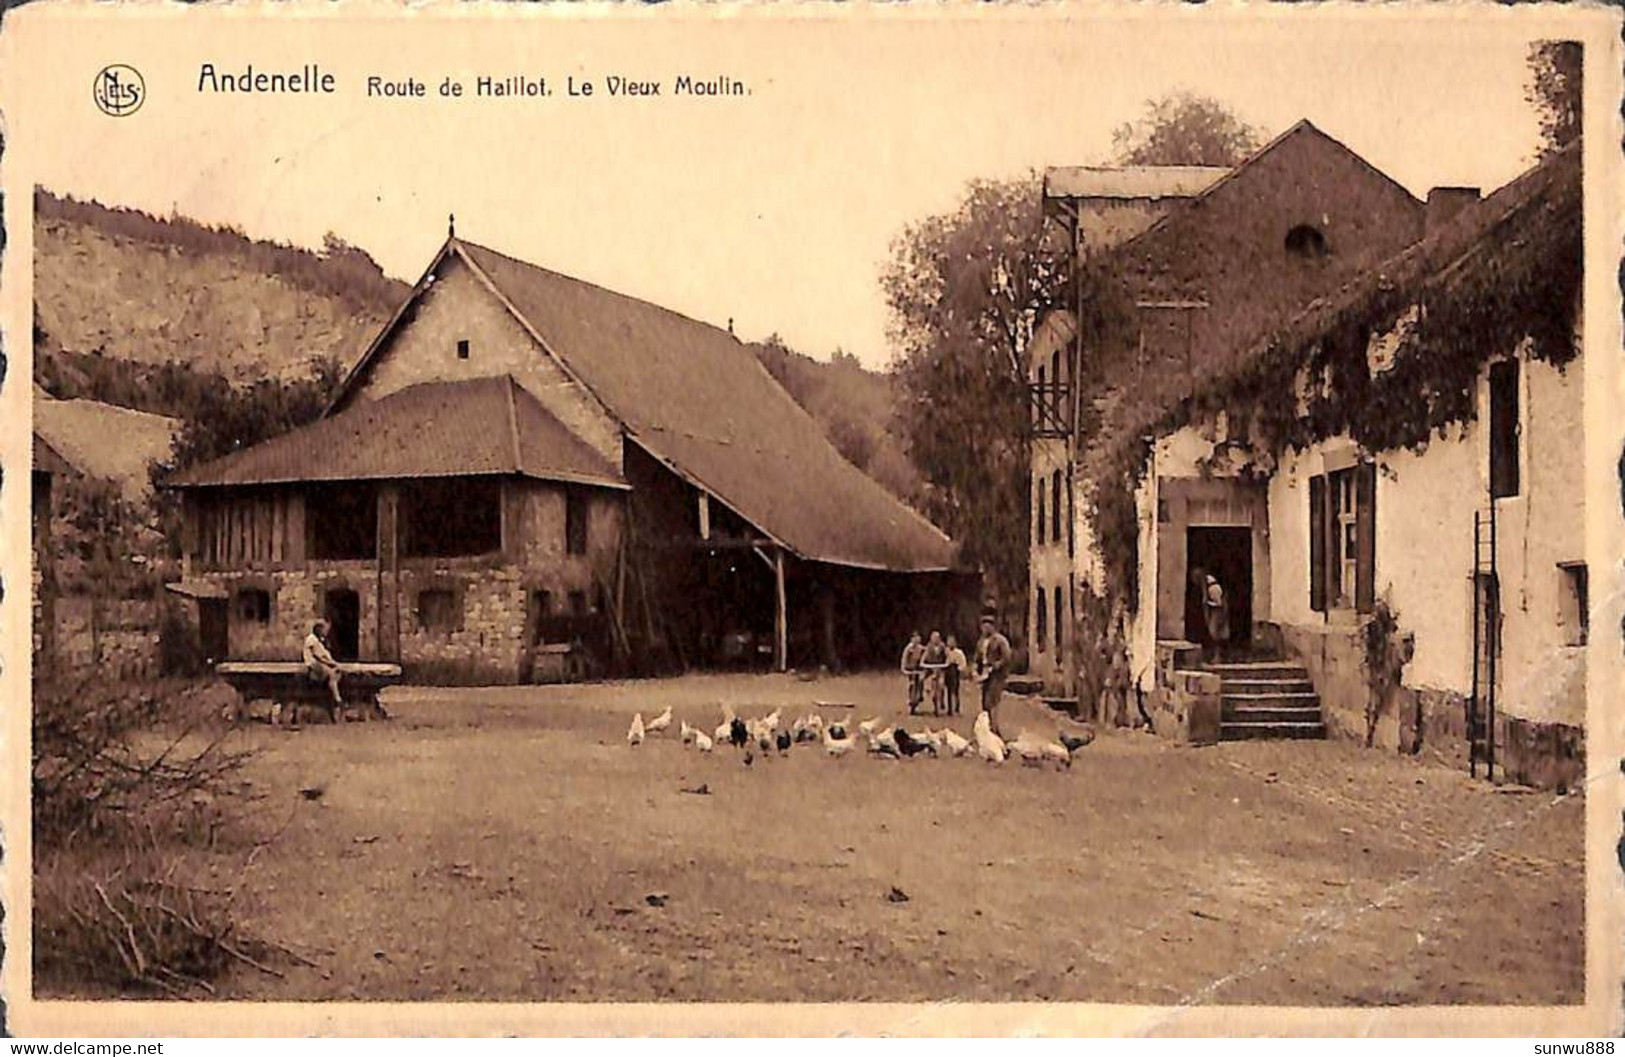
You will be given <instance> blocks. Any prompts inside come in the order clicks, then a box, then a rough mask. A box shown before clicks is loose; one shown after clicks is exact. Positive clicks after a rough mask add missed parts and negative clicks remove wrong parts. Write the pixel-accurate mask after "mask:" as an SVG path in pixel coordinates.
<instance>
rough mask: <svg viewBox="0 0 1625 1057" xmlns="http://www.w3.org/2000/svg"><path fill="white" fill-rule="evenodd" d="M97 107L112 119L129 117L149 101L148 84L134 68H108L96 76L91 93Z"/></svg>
mask: <svg viewBox="0 0 1625 1057" xmlns="http://www.w3.org/2000/svg"><path fill="white" fill-rule="evenodd" d="M91 96H92V98H94V99H95V100H96V106H97V107H99V108H100V109H101V112H102V113H104V114H108V115H110V116H112V117H128V116H129V115H131V114H133V113H135V112H136V111H137V110H140V109H141V104H142V103H144V102H146V101H147V82H145V81H143V80H142V79H141V73H140V71H139V70H137V69H136V68H135V67H134V66H125V65H123V64H122V63H119V64H115V65H112V66H107V67H104V68H103V69H102V71H101V72H100V73H98V74H97V75H96V83H95V86H94V87H93V89H92V91H91Z"/></svg>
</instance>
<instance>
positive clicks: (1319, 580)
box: [1309, 475, 1327, 613]
mask: <svg viewBox="0 0 1625 1057" xmlns="http://www.w3.org/2000/svg"><path fill="white" fill-rule="evenodd" d="M1309 608H1310V609H1312V610H1314V611H1315V612H1316V613H1324V612H1326V608H1327V606H1326V478H1325V476H1324V475H1316V476H1314V477H1311V478H1309Z"/></svg>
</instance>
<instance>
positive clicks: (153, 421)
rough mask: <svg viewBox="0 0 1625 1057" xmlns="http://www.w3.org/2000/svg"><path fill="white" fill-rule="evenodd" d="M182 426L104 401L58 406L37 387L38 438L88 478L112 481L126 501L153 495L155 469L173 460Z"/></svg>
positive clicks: (81, 401) (35, 421) (171, 419)
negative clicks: (175, 442)
mask: <svg viewBox="0 0 1625 1057" xmlns="http://www.w3.org/2000/svg"><path fill="white" fill-rule="evenodd" d="M180 428H181V424H180V421H179V420H177V419H173V418H168V417H166V416H164V415H154V414H150V413H148V412H146V411H136V410H134V409H133V408H128V407H119V406H117V405H115V404H104V403H102V402H101V401H99V400H57V399H55V398H53V397H52V396H51V395H50V394H49V393H46V392H45V391H44V390H43V389H41V388H40V387H39V386H35V387H34V434H35V436H36V437H38V438H39V439H41V440H43V441H44V442H45V443H46V444H47V445H48V446H49V447H50V448H52V449H53V450H55V451H56V453H57V454H58V455H60V456H61V457H62V458H63V459H64V460H66V461H67V463H68V464H69V465H71V466H72V467H74V468H75V469H77V470H78V471H79V472H80V473H82V474H84V475H85V476H87V477H97V478H101V479H103V480H107V481H112V482H114V483H115V484H117V485H118V487H119V491H120V492H121V493H123V495H124V497H125V498H126V499H129V500H131V501H132V502H139V501H141V500H142V499H143V498H145V497H146V495H147V493H148V492H149V491H151V488H152V481H151V473H152V466H153V464H154V463H158V462H162V461H163V460H165V459H168V458H169V453H170V447H171V445H172V444H173V443H174V440H175V435H176V434H177V433H179V432H180Z"/></svg>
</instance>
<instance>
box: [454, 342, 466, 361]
mask: <svg viewBox="0 0 1625 1057" xmlns="http://www.w3.org/2000/svg"><path fill="white" fill-rule="evenodd" d="M457 358H458V359H459V360H466V359H468V339H467V338H458V339H457Z"/></svg>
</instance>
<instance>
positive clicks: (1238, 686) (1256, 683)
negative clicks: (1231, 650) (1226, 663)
mask: <svg viewBox="0 0 1625 1057" xmlns="http://www.w3.org/2000/svg"><path fill="white" fill-rule="evenodd" d="M1223 681H1224V692H1225V693H1227V694H1228V693H1237V694H1302V693H1311V692H1313V691H1314V689H1315V684H1314V683H1312V682H1310V681H1309V679H1308V678H1307V677H1304V678H1302V679H1299V678H1296V677H1287V678H1281V679H1235V678H1231V677H1230V676H1224V677H1223Z"/></svg>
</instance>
